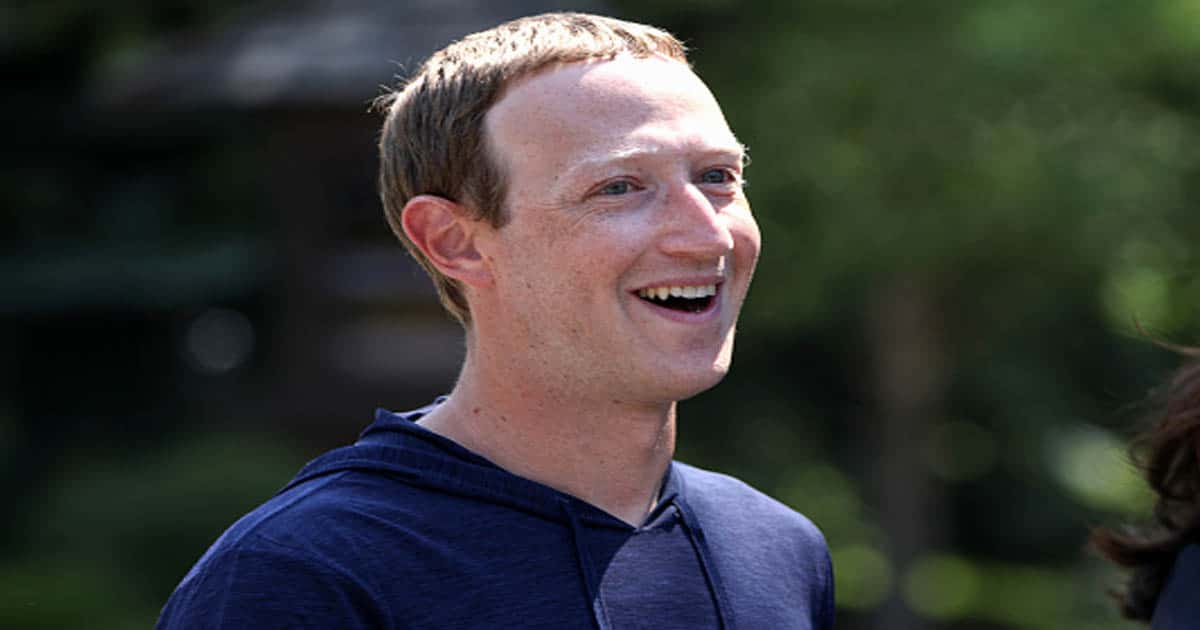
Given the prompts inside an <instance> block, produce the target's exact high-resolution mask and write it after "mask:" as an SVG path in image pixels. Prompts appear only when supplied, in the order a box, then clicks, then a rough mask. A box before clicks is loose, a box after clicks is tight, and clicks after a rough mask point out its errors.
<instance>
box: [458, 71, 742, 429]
mask: <svg viewBox="0 0 1200 630" xmlns="http://www.w3.org/2000/svg"><path fill="white" fill-rule="evenodd" d="M486 129H487V132H488V134H489V135H490V141H491V145H492V146H493V147H494V148H495V152H496V154H497V158H498V160H499V162H500V164H502V166H503V168H504V169H505V171H506V175H507V179H508V181H509V182H510V185H509V197H508V200H507V207H506V209H507V211H508V212H509V216H510V220H509V222H508V223H507V224H506V225H505V226H504V227H502V228H500V229H498V230H483V231H482V232H481V234H480V236H479V237H478V240H477V246H478V247H479V249H480V252H481V254H482V255H483V258H484V260H486V261H488V263H489V265H490V269H491V273H492V277H493V279H494V285H493V286H490V287H488V290H487V291H478V292H472V294H471V296H470V297H471V300H472V302H471V303H472V311H473V312H474V313H476V314H477V315H476V321H475V323H474V325H475V327H476V330H475V331H473V332H474V335H475V336H476V338H477V339H485V338H486V339H487V340H488V348H487V353H488V355H489V356H488V360H492V361H497V362H500V363H503V364H505V366H506V369H507V370H509V373H510V374H520V375H521V378H520V379H515V380H517V381H519V383H514V385H515V386H519V387H524V386H527V387H530V388H531V394H536V395H537V396H542V397H545V396H552V397H553V396H557V397H562V398H570V399H572V400H574V401H576V402H579V401H593V402H594V403H600V404H610V401H621V402H622V403H624V404H634V405H649V406H664V405H673V403H674V401H676V400H681V399H684V398H688V397H690V396H693V395H695V394H696V393H699V392H701V391H703V390H705V389H708V388H709V387H712V386H713V385H715V384H716V383H717V382H719V381H720V379H721V378H722V377H723V376H724V374H725V373H726V372H727V370H728V369H729V363H730V357H731V353H732V347H733V336H734V325H735V323H736V320H737V314H738V311H739V309H740V308H741V304H742V301H743V299H744V297H745V294H746V291H747V288H748V286H749V283H750V277H751V275H752V273H753V269H754V265H755V262H756V260H757V257H758V252H759V247H760V236H759V232H758V227H757V225H756V224H755V222H754V218H753V216H752V215H751V213H750V206H749V203H748V202H747V200H746V198H745V196H744V194H743V193H742V190H741V186H740V177H741V160H742V154H741V147H740V145H739V144H738V142H737V139H736V138H735V137H734V135H733V133H732V132H731V131H730V129H729V126H728V124H727V123H726V121H725V119H724V116H723V114H722V113H721V110H720V107H719V106H718V105H717V103H716V101H715V99H713V97H712V95H711V93H710V92H709V91H708V89H707V88H706V87H705V86H704V84H703V83H702V82H701V81H700V79H699V78H698V77H696V75H695V74H693V73H692V72H691V71H690V70H689V69H688V68H687V67H686V66H685V65H683V64H680V63H677V62H674V61H670V60H665V59H661V58H651V59H633V58H618V59H615V60H612V61H605V62H598V63H587V64H571V65H568V66H564V67H560V68H556V69H554V70H551V71H548V72H545V73H542V74H539V75H537V76H534V77H532V78H529V79H526V80H524V81H523V82H521V83H519V84H517V85H516V86H514V87H512V88H511V89H510V90H509V91H508V92H507V93H506V95H505V96H504V98H503V99H502V100H501V101H500V102H499V103H498V104H497V105H496V106H495V107H494V108H493V109H492V110H491V112H490V113H489V114H488V118H487V126H486ZM726 173H728V175H727V176H726V175H725V174H726ZM721 178H726V179H728V180H729V181H720V182H715V181H709V180H710V179H711V180H718V179H721ZM681 277H719V278H722V279H723V284H722V285H721V287H720V291H719V294H718V296H717V298H716V299H717V302H718V312H717V314H716V316H715V317H712V318H710V320H711V321H705V322H702V323H694V322H692V323H686V324H684V323H680V322H678V321H672V320H670V319H668V318H664V317H662V316H661V315H660V314H657V313H655V312H654V311H653V310H652V309H648V308H646V305H645V304H644V303H642V302H641V301H640V300H639V298H637V297H636V296H635V295H633V294H632V293H631V292H632V291H635V290H636V289H638V288H642V287H644V286H647V284H655V283H661V282H662V281H664V280H671V279H676V278H681ZM520 383H525V384H526V385H521V384H520Z"/></svg>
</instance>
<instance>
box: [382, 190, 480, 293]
mask: <svg viewBox="0 0 1200 630" xmlns="http://www.w3.org/2000/svg"><path fill="white" fill-rule="evenodd" d="M483 223H484V222H483V221H479V220H475V219H472V218H470V217H469V216H468V215H467V211H466V209H465V208H463V207H462V206H461V205H459V204H457V203H455V202H453V201H450V200H449V199H446V198H444V197H438V196H436V195H417V196H416V197H413V198H412V199H410V200H409V201H408V203H407V204H405V205H404V210H403V211H402V212H401V213H400V224H401V225H402V226H403V227H404V233H405V234H406V235H407V236H408V239H409V240H410V241H412V243H413V245H416V246H417V249H420V250H421V252H422V253H424V254H425V257H426V258H428V259H429V261H430V262H431V263H433V266H434V267H437V269H438V271H441V272H442V273H443V274H445V275H446V276H448V277H450V278H453V279H455V280H458V281H459V282H462V283H463V284H468V285H471V286H483V285H485V284H488V283H490V282H491V279H492V276H491V272H490V271H489V270H488V268H487V265H485V264H484V260H483V256H481V255H480V253H479V250H478V249H477V248H476V246H475V234H476V232H477V231H478V230H479V229H480V226H481V225H482V224H483Z"/></svg>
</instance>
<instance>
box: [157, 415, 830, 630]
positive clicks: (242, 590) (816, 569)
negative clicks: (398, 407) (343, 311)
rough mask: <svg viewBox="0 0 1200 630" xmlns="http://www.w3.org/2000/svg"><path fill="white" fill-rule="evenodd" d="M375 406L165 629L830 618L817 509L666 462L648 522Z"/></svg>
mask: <svg viewBox="0 0 1200 630" xmlns="http://www.w3.org/2000/svg"><path fill="white" fill-rule="evenodd" d="M429 409H430V408H429V407H426V408H424V409H420V410H417V411H414V412H410V413H406V414H394V413H390V412H387V411H380V412H378V414H377V417H376V421H375V423H374V424H372V425H371V426H370V427H369V428H368V429H367V430H366V431H365V432H364V433H363V435H362V437H361V438H360V439H359V441H358V442H356V443H355V444H354V445H352V446H348V447H344V448H341V449H337V450H334V451H331V452H329V453H326V454H325V455H322V456H320V457H318V458H317V459H315V460H313V461H312V462H310V463H309V464H308V465H307V466H305V467H304V468H303V469H302V470H301V471H300V473H299V474H298V475H297V476H296V478H295V479H293V480H292V481H291V483H289V484H288V485H287V486H286V487H285V488H284V489H283V490H281V491H280V492H279V493H278V494H277V495H275V496H274V497H273V498H271V499H270V500H269V501H267V502H266V503H265V504H263V505H262V506H260V507H259V508H257V509H255V510H254V511H253V512H251V513H249V514H247V515H246V516H245V517H243V518H242V519H241V520H239V521H238V522H237V523H235V524H234V525H233V526H232V527H230V528H229V529H228V530H227V531H226V532H225V533H224V534H223V535H222V536H221V537H220V538H219V539H218V540H217V541H216V542H215V543H214V544H213V545H212V547H211V548H210V549H209V550H208V552H207V553H205V554H204V556H203V557H202V558H201V559H200V561H199V562H198V563H197V564H196V566H195V567H193V568H192V570H191V571H190V572H189V573H188V574H187V576H186V577H185V578H184V579H183V581H182V582H181V583H180V584H179V586H178V588H177V589H176V590H175V593H174V594H173V595H172V596H171V599H170V600H169V601H168V602H167V605H166V606H165V607H164V609H163V612H162V616H161V618H160V619H159V623H158V628H159V629H161V630H175V629H185V628H186V629H189V630H191V629H208V628H255V629H269V628H322V629H325V628H395V629H400V628H413V629H424V628H432V629H438V630H442V629H455V628H464V629H465V628H545V629H547V630H549V629H553V630H563V629H572V628H597V629H600V630H607V629H614V630H625V629H628V628H655V629H658V630H662V629H671V628H679V629H685V628H686V629H688V630H695V629H704V628H725V629H729V628H740V629H742V630H757V629H770V630H786V629H791V628H794V629H797V630H800V629H828V628H832V627H833V614H834V612H833V575H832V568H831V566H830V562H829V555H828V552H827V550H826V546H825V541H824V539H823V538H822V537H821V534H820V532H819V531H818V530H817V529H816V527H814V526H813V524H812V523H811V522H809V521H808V519H806V518H804V517H803V516H801V515H800V514H797V513H796V512H794V511H792V510H791V509H789V508H787V507H786V506H784V505H783V504H781V503H779V502H777V501H775V500H773V499H771V498H769V497H767V496H766V495H764V494H762V493H760V492H757V491H756V490H754V489H752V488H750V487H749V486H747V485H746V484H744V483H742V482H740V481H737V480H736V479H733V478H731V477H727V476H724V475H719V474H715V473H711V472H706V471H703V470H700V469H697V468H694V467H691V466H687V465H685V464H681V463H678V462H673V463H672V464H671V465H670V467H669V469H668V471H667V476H666V479H665V480H664V485H663V489H662V493H661V499H660V501H659V503H658V505H657V506H656V507H655V509H654V510H653V511H652V512H651V513H650V514H649V515H648V516H647V518H646V521H645V522H644V523H643V525H642V526H641V527H632V526H630V525H628V524H626V523H625V522H623V521H621V520H619V519H617V518H616V517H614V516H612V515H610V514H608V513H606V512H604V511H602V510H600V509H598V508H596V507H594V506H592V505H590V504H588V503H586V502H584V501H581V500H579V499H576V498H574V497H572V496H569V495H566V494H564V493H561V492H558V491H556V490H554V489H552V488H549V487H547V486H545V485H542V484H539V483H536V482H533V481H530V480H528V479H524V478H521V477H518V476H515V475H513V474H511V473H508V472H506V471H505V470H503V469H501V468H499V467H497V466H496V465H494V464H492V463H491V462H489V461H488V460H486V459H484V458H482V457H480V456H478V455H476V454H474V453H472V452H470V451H468V450H466V449H464V448H462V447H461V446H459V445H458V444H456V443H454V442H452V441H450V440H448V439H446V438H443V437H441V436H439V435H436V434H434V433H432V432H430V431H428V430H426V429H424V428H422V427H420V426H418V425H417V424H415V423H414V422H413V421H414V420H416V419H417V418H419V417H420V416H421V415H423V414H424V413H426V412H428V410H429Z"/></svg>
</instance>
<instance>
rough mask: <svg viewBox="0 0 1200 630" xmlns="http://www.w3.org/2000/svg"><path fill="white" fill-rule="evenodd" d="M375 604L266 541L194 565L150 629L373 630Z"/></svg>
mask: <svg viewBox="0 0 1200 630" xmlns="http://www.w3.org/2000/svg"><path fill="white" fill-rule="evenodd" d="M386 619H387V615H386V611H385V610H384V609H383V605H382V602H381V601H380V599H379V598H377V597H374V596H373V595H372V594H371V591H370V589H369V588H368V587H367V585H366V584H364V583H362V581H361V580H358V579H356V578H355V577H354V576H353V575H350V574H349V573H348V572H346V571H343V570H340V569H339V568H338V567H336V566H335V565H333V564H331V563H329V562H327V561H324V560H323V559H321V558H318V557H313V556H312V555H310V554H307V553H305V552H304V551H303V550H298V549H294V548H290V547H285V546H281V545H276V544H273V543H271V542H270V541H259V542H258V544H253V545H239V546H238V547H235V548H230V549H225V550H222V551H220V552H218V553H215V554H212V555H210V556H206V557H205V558H202V559H201V561H200V562H199V563H198V564H197V565H196V567H195V568H193V569H192V571H191V572H189V573H188V575H187V577H185V578H184V580H183V582H181V583H180V584H179V587H178V588H177V589H176V590H175V592H174V594H172V595H171V598H170V599H169V600H168V601H167V604H166V606H164V607H163V611H162V615H161V616H160V617H159V620H158V624H157V625H156V626H155V628H156V630H224V629H232V628H255V629H261V630H271V629H274V628H289V629H291V628H312V629H314V630H315V629H318V628H349V629H360V628H361V629H365V628H378V627H383V626H384V625H386Z"/></svg>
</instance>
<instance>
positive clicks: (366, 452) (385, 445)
mask: <svg viewBox="0 0 1200 630" xmlns="http://www.w3.org/2000/svg"><path fill="white" fill-rule="evenodd" d="M443 400H445V397H439V398H438V399H436V400H435V401H434V402H433V403H431V404H429V405H427V406H425V407H421V408H419V409H416V410H413V411H408V412H403V413H397V412H393V411H388V410H386V409H377V410H376V411H375V421H374V422H373V423H371V425H370V426H368V427H367V428H366V429H365V430H363V432H362V433H361V434H360V435H359V439H358V441H356V442H355V443H354V444H352V445H350V446H346V447H342V448H339V449H335V450H333V451H330V452H328V453H325V454H324V455H321V456H319V457H317V458H316V459H314V460H312V461H310V462H309V463H308V464H306V465H305V466H304V468H302V469H301V470H300V472H299V473H297V475H296V476H295V477H294V478H293V479H292V480H291V482H289V483H288V485H287V486H286V487H284V489H283V490H281V492H282V491H286V490H287V489H289V488H291V487H293V486H296V485H299V484H301V483H304V482H306V481H308V480H311V479H315V478H317V477H321V476H324V475H329V474H332V473H336V472H342V471H350V470H359V471H375V472H382V473H387V474H389V475H393V476H395V477H398V478H399V479H401V480H403V481H404V482H405V483H407V484H410V485H413V486H417V487H423V488H429V489H433V490H438V491H441V492H445V493H449V494H454V495H459V496H463V497H468V498H471V499H475V500H478V501H485V502H490V503H496V504H499V505H505V506H508V507H510V508H513V509H517V510H522V511H526V512H530V513H532V514H536V515H538V516H541V517H543V518H548V519H551V520H557V521H561V522H564V523H567V522H568V521H569V517H568V515H567V512H568V511H569V512H571V513H573V515H574V518H576V519H578V520H580V521H583V522H586V523H587V524H588V525H591V526H600V527H612V528H614V529H622V530H630V531H632V530H636V529H639V528H635V527H633V526H631V525H629V524H628V523H625V522H624V521H622V520H620V519H618V518H617V517H615V516H613V515H611V514H609V513H607V512H605V511H604V510H601V509H600V508H597V507H596V506H594V505H592V504H590V503H588V502H586V501H583V500H581V499H578V498H576V497H574V496H571V495H569V494H566V493H564V492H560V491H558V490H555V489H554V488H551V487H550V486H547V485H545V484H542V483H538V482H536V481H533V480H530V479H527V478H524V477H520V476H518V475H514V474H513V473H510V472H508V471H507V470H504V469H503V468H501V467H499V466H497V465H496V464H494V463H492V462H491V461H489V460H488V459H487V458H485V457H483V456H481V455H478V454H477V453H474V452H472V451H470V450H468V449H466V448H464V447H462V446H461V445H459V444H458V443H456V442H454V441H453V440H450V439H448V438H445V437H443V436H441V435H438V434H436V433H434V432H432V431H430V430H428V429H426V428H424V427H422V426H421V425H419V424H417V420H419V419H420V418H421V417H423V416H425V415H426V414H428V413H429V412H430V411H432V410H433V409H434V408H435V407H436V406H437V405H439V404H441V402H442V401H443ZM674 468H675V463H674V462H672V463H671V465H669V466H668V467H667V472H666V474H665V476H664V479H663V483H662V490H661V492H660V494H659V501H658V504H657V505H656V506H655V508H654V509H653V510H651V512H650V513H649V514H648V515H647V517H646V519H645V522H644V524H643V526H642V527H647V526H650V525H652V524H653V523H655V522H656V521H658V520H660V517H661V514H662V513H663V511H664V510H666V509H668V508H670V507H671V506H673V505H676V504H678V503H681V502H682V500H683V499H682V496H681V490H682V489H681V488H680V485H681V484H682V479H681V478H680V476H679V475H677V474H674V470H673V469H674ZM564 508H565V509H564Z"/></svg>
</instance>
